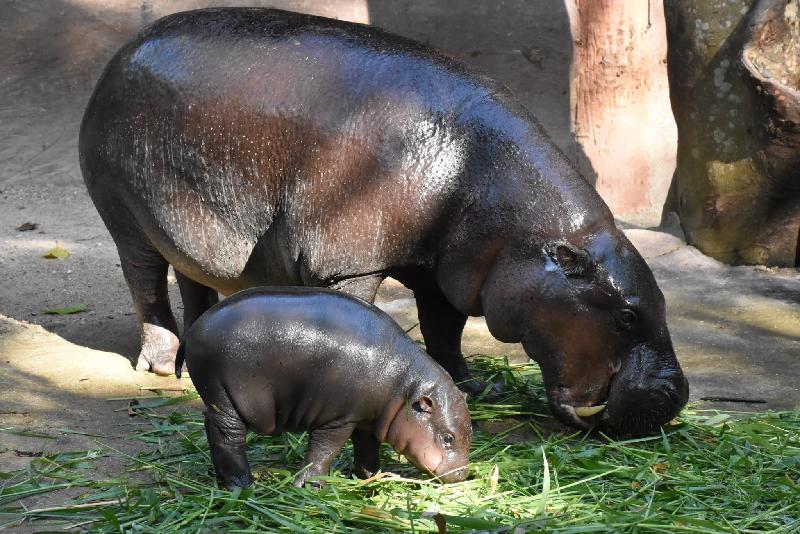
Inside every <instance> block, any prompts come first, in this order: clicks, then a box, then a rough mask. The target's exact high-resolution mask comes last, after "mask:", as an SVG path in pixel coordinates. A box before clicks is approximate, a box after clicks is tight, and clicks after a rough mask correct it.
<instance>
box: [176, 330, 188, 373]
mask: <svg viewBox="0 0 800 534" xmlns="http://www.w3.org/2000/svg"><path fill="white" fill-rule="evenodd" d="M185 360H186V337H184V338H183V339H182V340H181V343H180V345H178V352H176V353H175V376H177V377H178V378H180V377H181V373H182V372H183V362H184V361H185Z"/></svg>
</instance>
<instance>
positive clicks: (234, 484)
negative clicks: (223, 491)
mask: <svg viewBox="0 0 800 534" xmlns="http://www.w3.org/2000/svg"><path fill="white" fill-rule="evenodd" d="M221 481H222V485H224V486H225V487H226V488H227V489H228V490H230V491H233V490H235V489H236V488H242V489H244V488H249V487H250V486H251V485H252V484H253V475H251V474H250V473H244V474H242V475H239V476H236V475H234V476H226V477H222V480H221Z"/></svg>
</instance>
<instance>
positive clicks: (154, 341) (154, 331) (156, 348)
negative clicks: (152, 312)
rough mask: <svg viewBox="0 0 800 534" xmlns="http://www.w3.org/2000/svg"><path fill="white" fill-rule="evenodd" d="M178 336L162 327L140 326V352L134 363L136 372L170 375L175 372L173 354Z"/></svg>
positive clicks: (176, 350)
mask: <svg viewBox="0 0 800 534" xmlns="http://www.w3.org/2000/svg"><path fill="white" fill-rule="evenodd" d="M177 352H178V336H176V335H175V334H173V333H172V332H170V331H169V330H167V329H166V328H164V327H162V326H157V325H154V324H150V323H145V324H144V325H142V351H141V352H140V353H139V358H138V360H137V361H136V370H137V371H143V372H147V371H150V372H153V373H155V374H157V375H171V374H173V373H174V372H175V354H176V353H177Z"/></svg>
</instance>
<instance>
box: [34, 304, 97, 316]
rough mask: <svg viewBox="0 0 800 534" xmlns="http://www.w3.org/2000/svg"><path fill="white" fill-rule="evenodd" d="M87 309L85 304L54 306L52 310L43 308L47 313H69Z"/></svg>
mask: <svg viewBox="0 0 800 534" xmlns="http://www.w3.org/2000/svg"><path fill="white" fill-rule="evenodd" d="M88 309H89V306H87V305H86V304H77V305H75V306H67V307H66V308H55V309H52V310H45V311H44V313H46V314H48V315H71V314H73V313H81V312H84V311H86V310H88Z"/></svg>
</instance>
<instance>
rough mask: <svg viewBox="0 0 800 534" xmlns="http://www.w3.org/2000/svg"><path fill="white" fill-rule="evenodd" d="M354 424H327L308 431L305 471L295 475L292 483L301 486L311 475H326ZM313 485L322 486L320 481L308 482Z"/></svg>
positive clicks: (304, 461)
mask: <svg viewBox="0 0 800 534" xmlns="http://www.w3.org/2000/svg"><path fill="white" fill-rule="evenodd" d="M354 429H355V424H338V425H335V426H334V425H328V426H323V427H319V428H315V429H313V430H311V431H310V432H309V433H308V451H307V452H306V456H305V458H303V465H305V466H308V467H307V468H306V470H305V471H303V472H302V473H300V474H299V475H297V478H295V479H294V485H295V486H297V487H298V488H302V487H303V486H304V485H305V484H306V482H309V479H310V478H312V477H316V476H320V475H327V474H328V473H329V472H330V469H331V462H333V460H334V458H336V455H337V454H339V451H341V450H342V447H343V446H344V444H345V442H347V439H348V438H349V437H350V435H351V434H352V433H353V430H354ZM309 483H311V484H313V485H314V486H315V487H317V488H319V487H322V485H323V484H322V483H321V482H309Z"/></svg>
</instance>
